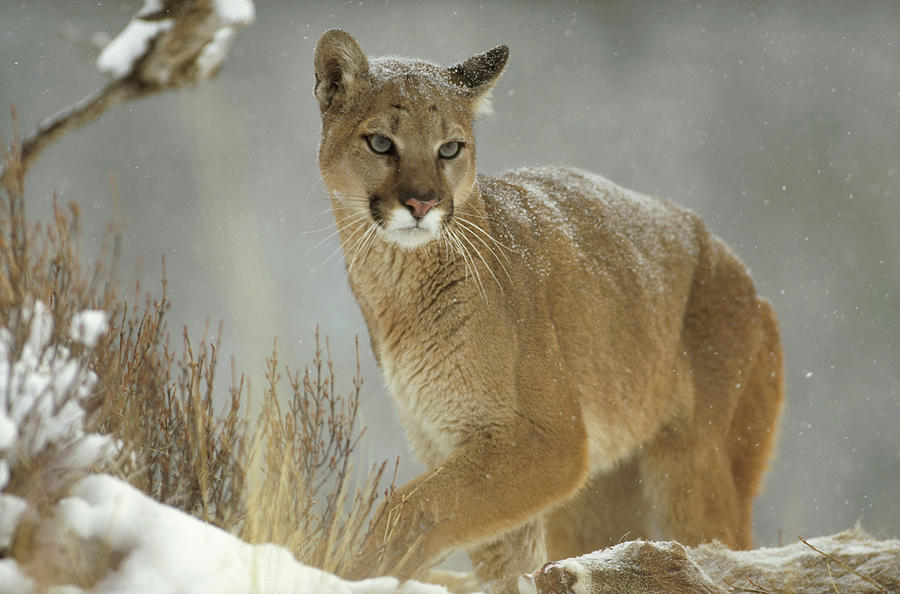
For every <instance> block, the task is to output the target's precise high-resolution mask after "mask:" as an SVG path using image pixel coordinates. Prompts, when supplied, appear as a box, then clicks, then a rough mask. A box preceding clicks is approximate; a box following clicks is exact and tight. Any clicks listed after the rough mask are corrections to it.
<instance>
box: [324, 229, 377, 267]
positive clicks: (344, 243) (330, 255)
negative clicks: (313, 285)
mask: <svg viewBox="0 0 900 594" xmlns="http://www.w3.org/2000/svg"><path fill="white" fill-rule="evenodd" d="M364 229H366V227H364V226H362V227H360V228H359V229H354V230H353V232H351V233H350V235H348V236H347V238H346V239H344V240H343V241H342V242H340V245H338V246H337V248H335V250H334V251H333V252H331V253H330V254H328V257H327V258H325V259H324V260H322V262H321V263H320V264H319V265H318V266H316V267H315V268H313V273H316V272H318V271H319V270H320V269H321V268H322V267H323V266H324V265H325V264H326V263H327V262H328V261H329V260H331V259H332V258H334V257H335V256H336V255H337V254H338V252H341V251H343V250H344V246H345V245H347V244H349V243H350V241H352V240H353V237H354V236H355V235H356V234H357V233H359V232H360V231H361V230H364ZM345 253H346V252H345Z"/></svg>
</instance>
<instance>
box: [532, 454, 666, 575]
mask: <svg viewBox="0 0 900 594" xmlns="http://www.w3.org/2000/svg"><path fill="white" fill-rule="evenodd" d="M640 480H641V479H640V474H639V472H638V463H637V461H636V460H634V459H632V460H627V461H624V462H622V463H620V464H619V465H618V466H616V467H615V468H614V469H612V470H610V471H609V472H606V473H603V474H599V475H597V476H594V477H593V478H591V479H590V480H589V481H588V483H587V484H586V485H585V486H584V487H583V488H582V489H581V490H580V491H579V492H578V493H577V494H576V495H574V496H572V497H571V498H570V499H569V500H568V501H566V502H565V503H563V504H561V505H559V506H558V507H557V508H556V509H554V510H553V511H551V512H549V513H547V514H546V515H545V516H544V531H545V533H546V535H547V554H548V555H549V558H548V559H547V561H559V560H561V559H568V558H569V557H577V556H578V555H583V554H585V553H590V552H592V551H596V550H598V549H602V548H604V547H608V546H612V545H615V544H618V543H619V542H622V541H624V540H635V539H637V538H647V537H649V536H650V534H649V533H648V530H647V527H646V522H647V517H646V516H647V510H646V507H647V505H646V501H645V499H644V497H643V492H642V485H641V482H640Z"/></svg>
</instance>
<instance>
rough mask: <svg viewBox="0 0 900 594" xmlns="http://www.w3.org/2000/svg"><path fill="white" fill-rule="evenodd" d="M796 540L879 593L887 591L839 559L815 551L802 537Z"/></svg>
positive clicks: (823, 552) (817, 550)
mask: <svg viewBox="0 0 900 594" xmlns="http://www.w3.org/2000/svg"><path fill="white" fill-rule="evenodd" d="M797 540H799V541H800V542H802V543H803V544H805V545H806V546H808V547H809V548H811V549H812V550H814V551H815V552H817V553H819V554H820V555H822V556H823V557H825V558H827V559H830V560H831V561H834V562H835V563H837V564H838V565H840V566H841V567H843V568H844V569H846V570H847V571H849V572H850V573H852V574H853V575H855V576H856V577H858V578H860V579H863V580H865V581H867V582H869V583H870V584H872V585H873V586H874V587H875V589H877V590H878V591H879V592H887V590H885V589H884V588H883V587H882V586H881V585H880V584H878V583H877V582H876V581H875V580H873V579H872V578H870V577H867V576H864V575H863V574H861V573H859V572H858V571H856V570H855V569H853V568H852V567H850V566H849V565H847V564H846V563H844V562H843V561H841V560H840V559H837V558H836V557H834V556H832V555H829V554H828V553H826V552H825V551H821V550H819V549H817V548H816V547H814V546H812V545H811V544H809V543H808V542H806V540H804V539H803V538H802V537H800V536H798V537H797ZM828 571H829V573H830V572H831V568H829V569H828Z"/></svg>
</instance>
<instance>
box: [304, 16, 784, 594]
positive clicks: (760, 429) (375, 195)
mask: <svg viewBox="0 0 900 594" xmlns="http://www.w3.org/2000/svg"><path fill="white" fill-rule="evenodd" d="M508 53H509V52H508V49H507V47H506V46H499V47H496V48H494V49H492V50H490V51H488V52H485V53H483V54H480V55H477V56H475V57H473V58H471V59H469V60H466V61H465V62H462V63H460V64H457V65H455V66H450V67H443V66H438V65H435V64H431V63H427V62H422V61H418V60H407V59H398V58H378V59H372V60H369V59H367V57H366V55H365V54H364V53H363V51H362V50H361V49H360V47H359V45H358V44H357V42H356V41H355V40H354V39H353V37H351V36H350V35H349V34H347V33H345V32H343V31H340V30H331V31H328V32H326V33H325V34H324V35H323V36H322V37H321V38H320V39H319V42H318V44H317V46H316V50H315V74H316V85H315V96H316V98H317V99H318V101H319V106H320V109H321V115H322V137H321V145H320V147H319V165H320V168H321V172H322V178H323V180H324V182H325V185H326V186H327V188H328V190H329V192H330V196H331V204H332V206H333V210H334V216H335V219H336V221H337V226H338V230H339V237H340V240H341V244H342V246H343V251H344V256H345V259H346V265H347V273H348V276H349V280H350V286H351V288H352V290H353V293H354V294H355V296H356V299H357V301H358V302H359V307H360V309H361V310H362V313H363V315H364V316H365V320H366V323H367V325H368V328H369V334H370V338H371V342H372V349H373V351H374V353H375V357H376V358H377V360H378V363H379V365H380V367H381V370H382V372H383V374H384V378H385V382H386V384H387V386H388V389H389V390H390V392H391V394H392V396H393V399H394V401H395V403H396V408H397V411H398V413H399V415H400V418H401V419H402V422H403V424H404V426H405V428H406V431H407V434H408V437H409V439H410V441H411V442H412V446H413V449H414V450H415V452H416V453H417V455H418V456H419V457H420V458H421V460H422V461H423V462H424V463H425V464H426V465H427V466H428V467H429V470H427V471H426V472H425V473H424V474H422V475H421V476H420V477H418V478H416V479H414V480H412V481H410V482H409V483H408V484H406V485H403V486H402V487H401V488H399V489H397V491H396V492H395V493H393V495H392V496H391V497H390V498H389V499H388V501H387V502H386V503H385V504H384V506H383V508H382V512H381V513H380V514H378V516H377V520H376V524H375V528H376V530H375V532H374V534H375V535H376V536H374V537H373V538H372V539H371V542H369V543H368V549H367V553H366V554H367V555H373V554H375V552H378V553H383V554H384V557H383V564H382V565H381V570H385V569H387V568H390V569H392V570H393V571H395V572H396V573H398V574H399V575H403V576H408V575H415V574H417V573H418V572H420V571H422V570H423V569H425V568H427V567H429V566H431V565H433V564H435V563H436V562H438V561H440V560H441V559H442V558H443V557H445V556H446V555H447V554H448V553H450V552H451V551H453V550H454V549H459V548H467V549H468V551H469V554H470V556H471V558H472V561H473V564H474V566H475V572H476V575H477V576H478V578H479V579H480V580H481V581H482V583H483V584H484V585H485V586H486V587H488V588H491V589H493V590H495V591H508V590H513V589H514V588H515V583H516V580H517V578H518V576H519V575H520V574H521V573H523V572H526V571H532V570H534V569H535V567H537V566H538V565H540V564H541V563H543V562H545V561H548V560H551V559H562V558H566V557H571V556H574V555H578V554H581V553H584V552H587V551H591V550H595V549H598V548H601V547H604V546H607V545H610V544H614V543H616V542H618V541H619V540H622V539H624V538H628V539H634V538H637V537H642V536H643V537H649V536H661V537H665V538H671V539H676V540H678V541H680V542H682V543H684V544H688V545H694V544H697V543H700V542H703V541H708V540H711V539H719V540H720V541H722V542H723V543H725V544H727V545H729V546H731V547H749V546H751V538H752V529H751V511H752V502H753V497H754V495H755V494H756V492H757V491H758V489H759V486H760V478H761V475H762V473H763V471H764V469H765V467H766V465H767V460H768V458H769V456H770V453H771V451H772V445H773V441H774V435H775V424H776V420H777V418H778V414H779V409H780V407H781V400H782V392H783V387H782V352H781V346H780V342H779V338H778V328H777V323H776V320H775V315H774V313H773V310H772V307H771V306H770V304H769V302H768V301H766V300H765V299H763V298H761V297H759V296H758V295H757V294H756V292H755V290H754V287H753V283H752V281H751V279H750V276H749V274H748V272H747V269H746V268H745V267H744V265H743V264H742V263H741V262H740V261H739V260H738V258H737V257H736V256H735V255H734V254H733V253H732V252H731V250H730V249H729V248H728V247H727V246H726V245H725V244H724V243H723V242H722V241H721V240H720V239H718V238H717V237H715V236H714V235H712V234H710V232H709V231H707V229H706V228H705V227H704V225H703V223H702V222H701V220H700V218H699V217H698V216H697V215H695V214H694V213H692V212H690V211H688V210H685V209H683V208H679V207H677V206H675V205H673V204H670V203H669V202H666V201H663V200H659V199H656V198H650V197H647V196H642V195H640V194H637V193H635V192H632V191H629V190H626V189H624V188H621V187H619V186H617V185H615V184H613V183H612V182H609V181H607V180H606V179H603V178H602V177H600V176H598V175H594V174H592V173H588V172H586V171H581V170H578V169H574V168H570V167H546V168H523V169H518V170H515V171H511V172H507V173H503V174H501V175H498V176H495V177H488V176H483V175H477V174H476V172H475V138H474V134H473V130H472V125H473V121H474V120H475V118H476V117H477V116H478V115H479V114H481V113H484V112H485V111H487V110H489V108H490V103H489V99H490V91H491V88H492V87H493V86H494V84H495V83H496V82H497V79H498V78H499V77H500V74H501V73H502V72H503V70H504V67H505V65H506V60H507V57H508ZM377 571H379V569H378V568H374V567H369V568H367V569H365V570H360V572H359V575H364V574H366V573H374V572H377Z"/></svg>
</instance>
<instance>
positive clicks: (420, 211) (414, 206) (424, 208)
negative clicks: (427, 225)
mask: <svg viewBox="0 0 900 594" xmlns="http://www.w3.org/2000/svg"><path fill="white" fill-rule="evenodd" d="M437 203H438V201H437V199H432V200H419V199H418V198H407V199H406V200H404V201H403V206H405V207H406V208H408V209H409V212H411V213H412V216H413V218H414V219H416V220H418V219H421V218H422V217H424V216H425V214H426V213H427V212H428V211H429V210H431V209H432V208H433V207H434V206H436V205H437Z"/></svg>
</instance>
